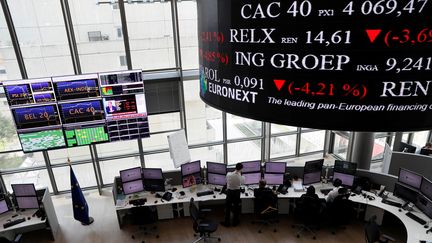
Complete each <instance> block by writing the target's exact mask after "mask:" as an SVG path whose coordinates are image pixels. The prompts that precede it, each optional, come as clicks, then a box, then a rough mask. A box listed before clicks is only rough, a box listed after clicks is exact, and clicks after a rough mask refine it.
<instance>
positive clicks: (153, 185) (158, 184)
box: [144, 179, 165, 192]
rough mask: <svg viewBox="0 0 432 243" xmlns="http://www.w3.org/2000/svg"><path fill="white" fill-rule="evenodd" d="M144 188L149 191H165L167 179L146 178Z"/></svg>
mask: <svg viewBox="0 0 432 243" xmlns="http://www.w3.org/2000/svg"><path fill="white" fill-rule="evenodd" d="M144 189H145V190H146V191H149V192H164V191H165V180H161V179H155V180H152V179H144Z"/></svg>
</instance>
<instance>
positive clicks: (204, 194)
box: [197, 190, 214, 197]
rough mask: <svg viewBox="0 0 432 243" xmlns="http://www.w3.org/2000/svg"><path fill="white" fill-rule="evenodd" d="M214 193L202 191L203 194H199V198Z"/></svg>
mask: <svg viewBox="0 0 432 243" xmlns="http://www.w3.org/2000/svg"><path fill="white" fill-rule="evenodd" d="M213 194H214V192H213V191H211V190H208V191H202V192H197V196H198V197H202V196H207V195H213Z"/></svg>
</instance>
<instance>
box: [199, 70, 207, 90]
mask: <svg viewBox="0 0 432 243" xmlns="http://www.w3.org/2000/svg"><path fill="white" fill-rule="evenodd" d="M200 87H201V88H200V89H201V95H204V94H205V92H207V79H206V78H205V75H204V69H203V68H200Z"/></svg>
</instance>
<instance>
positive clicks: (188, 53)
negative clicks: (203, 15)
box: [177, 1, 198, 69]
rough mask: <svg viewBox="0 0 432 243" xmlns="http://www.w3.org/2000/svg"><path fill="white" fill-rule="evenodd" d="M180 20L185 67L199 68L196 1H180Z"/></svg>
mask: <svg viewBox="0 0 432 243" xmlns="http://www.w3.org/2000/svg"><path fill="white" fill-rule="evenodd" d="M177 7H178V21H179V32H180V45H181V46H180V50H181V56H182V67H183V69H195V68H198V33H197V30H198V23H197V3H196V1H181V2H180V1H179V2H178V3H177Z"/></svg>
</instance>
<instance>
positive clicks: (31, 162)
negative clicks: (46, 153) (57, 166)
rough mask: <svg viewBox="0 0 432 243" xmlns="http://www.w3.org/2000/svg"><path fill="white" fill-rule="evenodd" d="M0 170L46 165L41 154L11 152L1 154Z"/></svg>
mask: <svg viewBox="0 0 432 243" xmlns="http://www.w3.org/2000/svg"><path fill="white" fill-rule="evenodd" d="M0 161H1V163H0V169H2V170H8V169H18V168H27V167H35V166H43V165H45V160H44V158H43V155H42V153H41V152H37V153H27V154H24V153H23V152H10V153H4V154H0Z"/></svg>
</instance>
